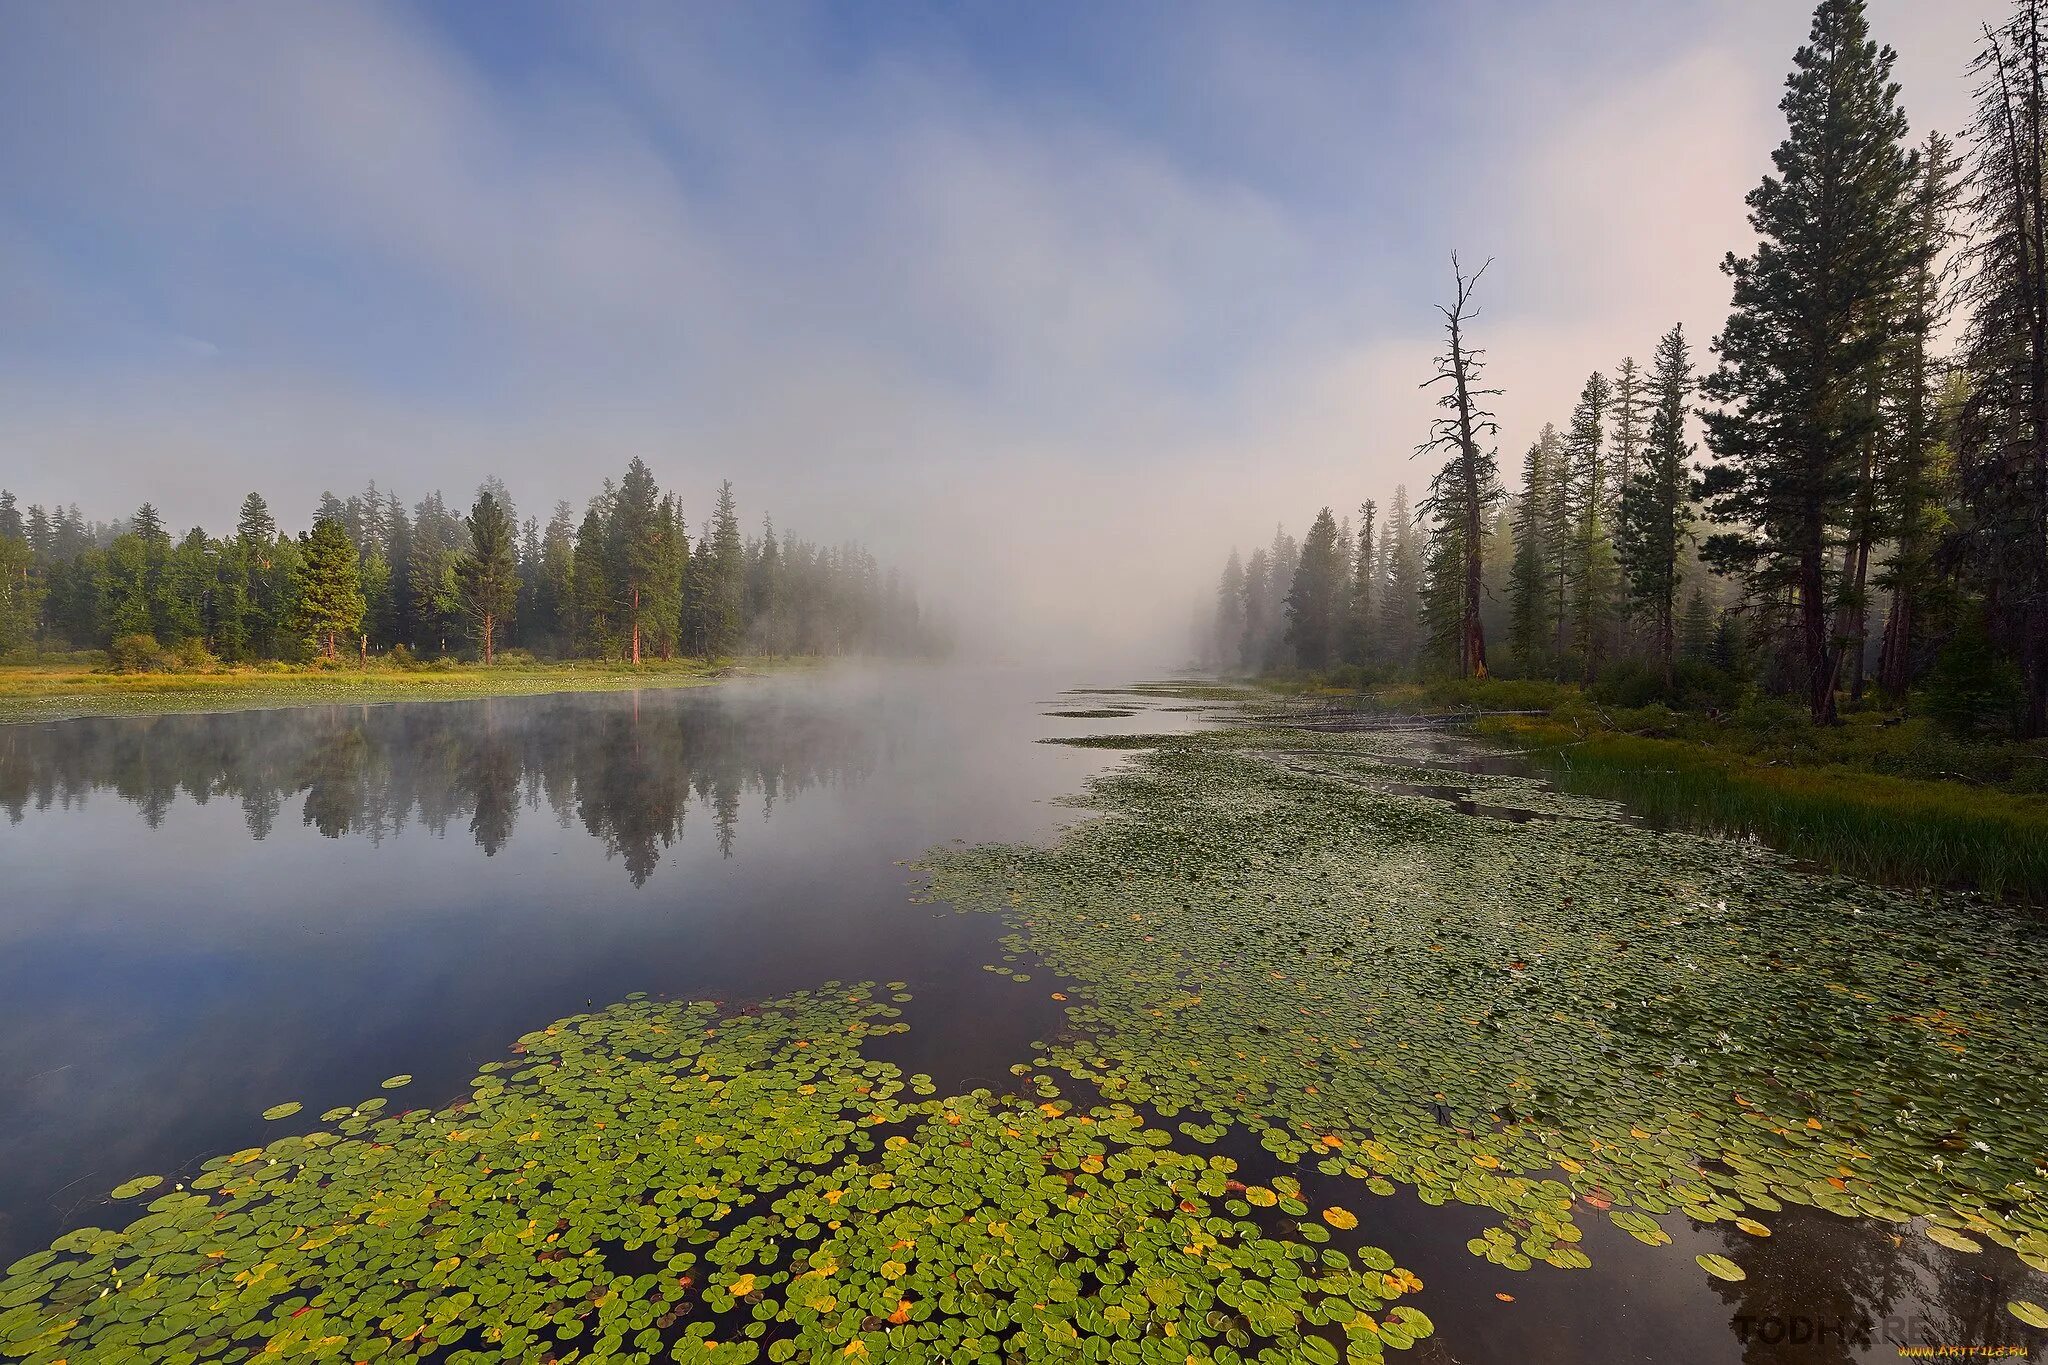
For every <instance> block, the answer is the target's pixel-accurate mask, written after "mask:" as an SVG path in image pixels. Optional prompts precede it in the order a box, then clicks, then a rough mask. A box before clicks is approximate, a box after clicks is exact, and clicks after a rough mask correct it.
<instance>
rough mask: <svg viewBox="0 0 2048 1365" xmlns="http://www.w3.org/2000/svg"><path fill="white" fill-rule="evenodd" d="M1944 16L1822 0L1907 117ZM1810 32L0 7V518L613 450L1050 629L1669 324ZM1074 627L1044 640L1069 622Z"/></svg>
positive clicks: (1406, 15) (669, 479)
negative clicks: (1463, 292)
mask: <svg viewBox="0 0 2048 1365" xmlns="http://www.w3.org/2000/svg"><path fill="white" fill-rule="evenodd" d="M1998 8H1999V6H1998V5H1997V4H1996V3H1995V0H1875V2H1874V3H1873V5H1872V19H1873V24H1874V26H1875V28H1876V30H1877V32H1878V35H1879V36H1880V37H1881V38H1883V39H1884V40H1886V41H1890V42H1892V43H1894V44H1895V45H1896V46H1898V47H1899V48H1900V49H1901V63H1900V68H1899V74H1900V77H1901V79H1902V82H1903V83H1904V85H1905V95H1904V98H1905V102H1906V107H1907V110H1908V113H1909V115H1910V116H1911V117H1912V118H1913V121H1914V124H1915V127H1916V129H1917V130H1922V131H1924V130H1925V129H1926V128H1928V127H1942V128H1946V129H1953V128H1955V127H1956V126H1957V125H1958V124H1960V122H1961V121H1962V118H1963V115H1964V111H1965V106H1966V100H1967V93H1968V92H1967V88H1966V84H1965V82H1964V81H1963V79H1962V77H1961V71H1962V68H1963V65H1964V63H1965V62H1966V60H1967V58H1968V54H1969V49H1970V35H1971V33H1972V32H1973V31H1974V29H1975V27H1976V25H1977V23H1978V22H1980V21H1981V20H1983V19H1985V18H1989V17H1992V16H1993V15H1994V14H1995V13H1996V12H1997V10H1998ZM1807 14H1808V7H1807V6H1806V5H1804V4H1801V3H1792V2H1786V0H1634V2H1625V0H1605V2H1604V3H1590V4H1564V3H1559V2H1557V0H1534V2H1533V3H1529V2H1526V0H1525V2H1524V3H1508V2H1507V0H1501V2H1500V3H1479V0H1436V2H1435V3H1424V2H1423V0H1416V2H1415V3H1400V4H1396V3H1379V4H1374V3H1365V0H1356V2H1354V3H1348V4H1330V5H1291V4H1289V5H1260V6H1252V5H1244V4H1221V3H1217V4H1200V3H1194V4H1179V3H1174V4H1168V3H1131V4H1117V5H1095V4H1034V5H1009V4H993V3H960V4H936V3H931V4H879V3H877V4H859V5H799V4H774V3H765V4H748V5H675V4H647V5H634V4H626V3H607V4H602V5H551V4H540V3H530V2H528V0H519V2H518V3H510V4H492V5H468V4H464V5H447V6H413V5H392V6H381V5H368V4H321V5H314V4H249V5H234V4H213V3H193V4H179V5H168V4H155V3H152V4H131V5H121V4H107V3H77V4H57V3H36V4H26V3H12V2H8V3H0V187H4V188H0V483H5V484H6V485H7V486H10V487H13V488H15V489H16V490H17V491H18V492H19V493H20V494H21V495H22V496H23V497H24V498H26V499H32V500H43V501H52V500H63V501H73V500H76V501H78V502H80V503H81V504H82V505H84V506H85V508H86V509H87V510H88V512H89V513H91V514H94V515H99V516H113V515H118V514H122V513H125V512H126V511H128V510H131V504H133V503H135V502H137V501H140V500H141V499H142V498H144V497H147V498H150V499H152V500H154V501H155V502H157V503H158V504H159V505H160V506H161V507H163V508H164V509H165V511H166V513H167V514H168V515H169V516H170V517H171V519H172V520H173V521H175V522H178V523H180V524H185V523H190V522H193V521H204V522H206V523H207V524H209V525H212V526H216V527H218V526H221V525H223V524H224V523H225V522H226V521H228V520H229V519H230V517H231V515H232V509H233V506H234V504H235V503H236V502H237V501H238V500H239V498H240V496H241V494H242V493H243V492H244V491H246V490H247V489H248V488H251V487H255V488H259V489H261V490H263V491H264V492H265V493H266V494H267V495H268V496H270V497H271V498H272V501H273V502H274V503H275V504H276V505H277V506H278V507H279V509H280V511H281V512H282V513H283V514H284V515H285V517H286V519H287V520H288V521H290V522H293V523H297V522H300V521H302V520H303V518H304V516H305V514H306V512H307V510H309V509H310V507H311V504H312V502H313V500H314V498H315V497H317V495H318V494H319V492H320V491H321V490H322V489H323V488H326V487H334V488H336V489H337V490H340V491H348V490H350V489H353V488H355V487H358V486H360V485H361V484H362V482H363V481H364V480H365V479H369V478H375V479H377V480H378V481H379V482H380V483H381V484H384V485H386V486H390V487H395V488H397V489H398V491H399V492H400V493H401V494H403V495H405V496H407V497H408V498H417V497H418V496H419V495H421V494H422V493H424V492H426V491H427V490H428V489H429V488H431V487H440V488H443V489H445V490H446V491H447V492H448V493H449V495H450V497H451V498H455V497H466V496H467V493H468V492H469V490H470V489H472V488H473V487H474V485H475V484H476V482H477V481H478V480H479V479H480V478H481V477H483V476H484V475H485V474H488V473H498V474H501V475H502V476H503V477H504V478H505V479H506V480H507V481H508V483H509V484H510V485H511V488H512V491H513V492H514V494H515V496H517V497H518V499H519V500H520V502H521V504H522V506H523V509H524V510H529V511H539V512H542V513H544V512H545V510H546V507H547V505H548V504H550V503H551V502H552V501H553V500H554V499H555V498H557V497H570V498H581V497H583V496H586V495H587V494H588V493H589V492H590V491H591V490H592V489H593V487H594V486H595V484H596V482H597V481H598V480H599V479H600V478H601V477H602V476H603V475H604V474H606V473H610V472H613V471H615V470H616V469H618V468H620V467H622V466H623V465H624V463H625V462H626V460H627V459H628V458H630V457H631V456H634V455H640V456H643V457H645V458H647V459H648V460H649V462H650V463H651V464H652V465H653V466H654V467H655V470H656V472H657V475H658V476H659V477H660V478H661V479H662V480H663V482H664V483H668V484H674V485H675V486H677V487H679V488H680V489H681V490H682V491H683V493H684V495H685V498H686V502H687V504H688V505H689V510H692V511H701V509H702V507H703V505H704V504H705V503H706V502H707V501H708V495H709V492H710V490H711V489H712V488H713V487H714V486H715V484H716V481H717V480H718V479H719V478H720V477H727V476H729V477H731V478H733V479H734V480H735V482H736V483H737V484H738V486H739V489H740V493H741V496H742V499H743V505H745V506H746V507H747V508H748V509H749V510H750V511H753V512H758V511H759V510H761V509H763V508H767V509H770V510H773V511H774V512H775V513H776V514H777V515H778V517H779V518H780V519H782V520H783V521H785V522H794V523H795V524H796V525H797V526H798V527H799V528H800V529H802V530H804V531H806V532H808V533H810V534H814V535H824V536H838V535H843V534H850V535H861V536H864V537H866V538H868V539H870V540H871V541H873V542H875V543H876V544H877V545H878V546H879V547H880V548H882V549H883V550H884V551H885V552H887V553H891V554H893V555H894V556H895V557H897V558H900V559H903V560H905V561H907V562H909V563H910V564H911V565H912V566H913V567H914V568H921V569H922V570H923V571H924V574H925V576H926V577H927V579H930V580H938V579H943V581H944V583H945V584H946V585H947V587H948V589H949V590H950V591H952V592H954V593H955V594H957V595H958V596H959V597H960V598H961V599H962V600H963V602H964V603H966V604H968V605H970V606H974V607H976V608H979V609H985V610H986V611H988V612H991V613H996V614H1000V615H1001V616H1003V617H1005V618H1009V619H1015V620H1018V621H1022V622H1025V623H1027V624H1031V625H1035V626H1036V627H1038V628H1039V629H1041V630H1042V631H1043V632H1044V633H1045V635H1046V636H1047V637H1048V638H1060V639H1068V640H1072V639H1077V638H1079V639H1087V638H1090V637H1091V636H1092V637H1101V638H1110V637H1114V636H1117V635H1119V634H1122V633H1125V632H1128V630H1129V629H1130V626H1131V623H1130V620H1129V618H1128V613H1129V611H1130V609H1131V607H1132V605H1133V604H1144V605H1147V606H1150V605H1151V604H1164V603H1168V602H1169V601H1170V602H1171V603H1172V604H1173V609H1172V611H1171V612H1170V613H1169V615H1171V616H1172V618H1173V619H1172V620H1171V621H1170V622H1165V621H1155V622H1154V623H1153V624H1155V625H1157V626H1159V628H1160V629H1162V630H1164V629H1167V628H1169V627H1170V630H1171V632H1172V633H1174V634H1176V635H1177V634H1178V633H1179V631H1180V629H1181V622H1180V619H1179V605H1178V603H1179V599H1178V598H1177V597H1175V596H1174V594H1175V593H1177V592H1178V591H1179V589H1180V587H1181V586H1182V585H1183V584H1184V583H1185V582H1186V581H1187V578H1188V576H1189V575H1197V574H1198V575H1199V576H1202V577H1206V576H1207V575H1208V573H1209V567H1208V566H1209V564H1210V561H1211V560H1213V559H1214V558H1215V557H1216V556H1217V555H1219V554H1220V553H1221V551H1222V550H1223V549H1224V548H1227V546H1228V544H1229V543H1231V542H1232V541H1237V542H1240V543H1248V542H1251V541H1255V540H1260V539H1263V538H1264V536H1265V535H1266V534H1267V533H1269V531H1270V526H1271V523H1272V521H1273V520H1274V519H1275V518H1284V519H1286V520H1287V521H1288V522H1289V523H1290V524H1291V525H1294V526H1297V527H1298V526H1299V525H1301V524H1302V523H1304V522H1305V521H1306V520H1307V519H1308V517H1309V516H1310V515H1312V514H1313V512H1314V510H1315V509H1316V507H1318V506H1320V505H1321V504H1323V503H1325V502H1332V503H1336V504H1338V505H1339V506H1340V507H1342V506H1349V505H1355V504H1356V502H1357V501H1358V500H1359V499H1361V498H1363V497H1366V496H1377V497H1380V498H1382V499H1384V498H1385V497H1386V496H1387V495H1388V493H1389V492H1390V491H1391V488H1392V486H1393V484H1394V483H1395V482H1396V481H1406V482H1408V483H1409V484H1410V485H1411V486H1413V485H1415V484H1418V483H1419V482H1420V481H1421V479H1422V478H1423V477H1424V476H1425V471H1423V470H1421V469H1420V468H1418V467H1417V466H1416V465H1414V464H1411V463H1410V462H1409V461H1408V459H1407V452H1408V451H1409V450H1410V449H1411V448H1412V447H1413V446H1414V444H1415V443H1416V442H1417V441H1418V440H1419V439H1421V436H1422V432H1423V427H1424V426H1425V424H1426V421H1427V416H1428V414H1427V408H1426V402H1427V400H1426V398H1424V397H1422V396H1421V395H1419V394H1418V393H1417V391H1416V388H1415V386H1416V384H1417V383H1419V382H1420V381H1421V380H1422V379H1423V378H1425V377H1426V376H1427V373H1428V360H1429V356H1430V353H1431V350H1432V348H1433V344H1434V337H1433V334H1432V327H1433V324H1434V318H1433V313H1432V310H1431V305H1432V303H1433V301H1434V300H1435V299H1436V298H1438V297H1440V296H1441V295H1442V294H1443V292H1444V287H1445V283H1446V277H1447V267H1448V255H1449V252H1450V251H1451V249H1452V248H1453V247H1456V248H1458V249H1460V250H1462V251H1463V252H1464V253H1465V254H1466V256H1467V257H1468V259H1475V260H1476V259H1483V258H1485V257H1487V256H1493V257H1495V258H1496V264H1495V265H1494V266H1493V268H1492V270H1491V271H1490V272H1489V274H1488V276H1487V282H1486V291H1485V295H1484V302H1485V304H1486V306H1487V312H1486V314H1485V315H1484V317H1483V319H1482V322H1481V340H1482V341H1483V342H1484V343H1485V344H1486V345H1487V346H1488V347H1489V349H1490V352H1491V358H1492V361H1493V364H1494V371H1493V378H1494V379H1495V380H1496V382H1498V383H1500V384H1501V385H1502V386H1503V387H1504V388H1505V389H1506V390H1507V392H1506V394H1505V395H1504V397H1503V399H1502V400H1501V402H1500V404H1499V406H1500V411H1501V417H1502V424H1503V432H1502V446H1503V452H1504V460H1505V461H1506V462H1510V463H1511V462H1512V460H1513V458H1514V455H1515V453H1516V452H1518V451H1519V450H1520V449H1521V447H1522V445H1524V444H1526V442H1527V441H1528V439H1529V438H1530V436H1531V435H1533V432H1534V430H1535V428H1536V427H1537V426H1538V425H1540V423H1541V422H1542V421H1544V420H1562V415H1563V414H1564V413H1565V412H1567V411H1568V409H1569V405H1570V402H1571V400H1572V397H1573V396H1574V394H1575V393H1576V390H1577V387H1578V385H1579V383H1580V382H1581V381H1582V380H1583V378H1584V375H1585V374H1586V372H1587V371H1588V370H1590V369H1593V368H1595V367H1600V368H1609V369H1611V368H1612V366H1613V365H1614V364H1615V363H1616V362H1617V361H1618V360H1619V359H1620V358H1621V357H1622V356H1623V355H1624V354H1630V353H1633V354H1636V355H1638V356H1643V355H1645V354H1646V353H1647V352H1648V350H1649V347H1650V345H1651V343H1652V341H1653V340H1654V338H1655V336H1656V335H1657V333H1659V332H1661V331H1662V330H1664V328H1666V327H1668V326H1669V325H1670V324H1671V323H1672V322H1673V321H1680V320H1682V321H1684V322H1686V323H1687V324H1688V327H1689V329H1690V330H1691V331H1692V332H1693V334H1694V336H1695V337H1696V339H1697V340H1698V341H1700V342H1701V343H1702V344H1704V342H1705V341H1706V340H1707V339H1708V338H1709V337H1710V336H1711V335H1712V333H1713V331H1714V330H1716V329H1717V328H1718V326H1719V324H1720V321H1721V319H1722V315H1723V313H1724V312H1725V307H1726V289H1725V283H1724V282H1723V281H1722V279H1721V277H1720V275H1719V273H1718V271H1717V269H1716V263H1717V261H1718V259H1719V257H1720V255H1721V253H1722V252H1723V251H1725V250H1727V249H1729V248H1731V247H1735V248H1739V247H1741V246H1742V244H1743V227H1742V204H1741V196H1742V194H1743V193H1744V192H1745V191H1746V190H1747V189H1748V187H1749V186H1750V185H1751V184H1753V183H1754V182H1755V180H1756V178H1757V177H1758V176H1759V175H1760V174H1762V172H1763V171H1764V170H1765V169H1766V168H1767V166H1768V156H1769V152H1770V148H1771V146H1772V144H1773V143H1774V142H1775V141H1776V138H1777V135H1778V122H1777V116H1776V114H1775V110H1774V106H1775V103H1776V99H1777V95H1778V91H1779V87H1780V83H1781V82H1782V79H1783V76H1784V73H1785V70H1786V68H1787V65H1788V63H1789V58H1790V55H1791V52H1792V49H1793V47H1794V46H1795V45H1796V44H1797V42H1798V41H1799V39H1800V38H1801V36H1802V35H1803V33H1804V31H1805V27H1806V22H1807ZM1077 604H1078V605H1077Z"/></svg>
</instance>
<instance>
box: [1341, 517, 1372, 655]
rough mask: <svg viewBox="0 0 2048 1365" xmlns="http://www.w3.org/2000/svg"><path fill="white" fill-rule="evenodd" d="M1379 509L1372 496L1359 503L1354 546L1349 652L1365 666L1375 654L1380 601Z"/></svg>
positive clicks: (1348, 653) (1347, 651)
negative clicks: (1377, 581)
mask: <svg viewBox="0 0 2048 1365" xmlns="http://www.w3.org/2000/svg"><path fill="white" fill-rule="evenodd" d="M1379 510H1380V509H1379V504H1378V503H1376V502H1374V501H1373V500H1372V499H1371V498H1367V499H1366V500H1365V501H1364V502H1362V503H1360V504H1359V505H1358V544H1357V545H1356V546H1355V547H1354V553H1355V555H1356V558H1355V559H1354V560H1353V561H1352V566H1351V621H1350V628H1349V629H1350V641H1349V644H1348V646H1347V649H1346V654H1347V656H1348V657H1349V658H1350V660H1351V662H1352V663H1355V664H1358V665H1359V666H1360V667H1364V668H1369V667H1371V666H1372V663H1373V656H1374V654H1375V650H1374V641H1373V627H1374V625H1375V624H1376V623H1375V621H1374V619H1373V612H1374V610H1375V609H1376V607H1377V605H1378V603H1377V601H1376V598H1377V596H1378V594H1377V593H1376V592H1375V588H1376V586H1377V583H1376V580H1377V578H1378V574H1379V561H1378V560H1377V559H1376V558H1374V555H1375V554H1376V552H1377V550H1378V546H1377V544H1376V543H1375V536H1376V534H1377V532H1378V520H1379Z"/></svg>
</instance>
